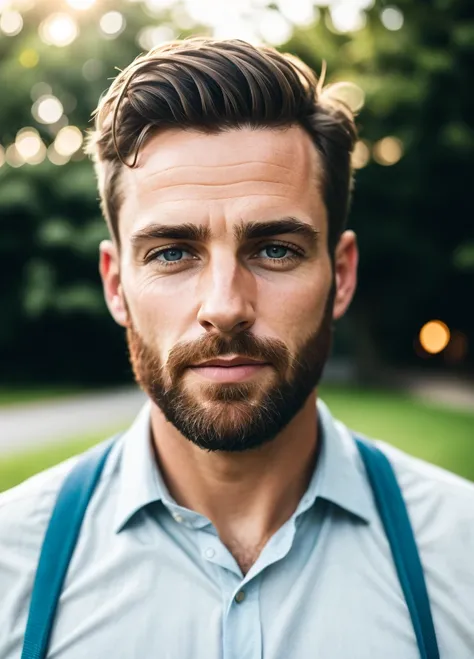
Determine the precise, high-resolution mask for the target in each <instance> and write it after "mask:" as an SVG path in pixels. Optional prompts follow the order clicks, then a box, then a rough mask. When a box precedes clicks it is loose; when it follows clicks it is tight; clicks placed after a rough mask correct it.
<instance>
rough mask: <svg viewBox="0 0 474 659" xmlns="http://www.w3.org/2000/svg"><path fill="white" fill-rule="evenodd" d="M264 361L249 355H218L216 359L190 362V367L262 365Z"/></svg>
mask: <svg viewBox="0 0 474 659" xmlns="http://www.w3.org/2000/svg"><path fill="white" fill-rule="evenodd" d="M266 363H267V362H262V361H259V360H258V359H252V358H251V357H231V358H230V359H226V358H223V357H219V358H218V359H209V360H208V361H206V362H201V363H200V364H192V366H191V368H203V367H205V366H221V367H224V368H226V367H227V368H230V367H232V366H263V365H264V364H266Z"/></svg>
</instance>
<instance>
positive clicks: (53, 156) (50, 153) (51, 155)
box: [46, 143, 71, 166]
mask: <svg viewBox="0 0 474 659" xmlns="http://www.w3.org/2000/svg"><path fill="white" fill-rule="evenodd" d="M46 155H47V157H48V160H49V161H50V162H51V163H52V164H53V165H58V166H60V165H65V164H66V163H68V162H69V160H70V159H71V158H70V156H64V155H61V154H60V153H58V152H57V151H56V148H55V146H54V143H53V144H50V145H49V147H48V150H47V153H46Z"/></svg>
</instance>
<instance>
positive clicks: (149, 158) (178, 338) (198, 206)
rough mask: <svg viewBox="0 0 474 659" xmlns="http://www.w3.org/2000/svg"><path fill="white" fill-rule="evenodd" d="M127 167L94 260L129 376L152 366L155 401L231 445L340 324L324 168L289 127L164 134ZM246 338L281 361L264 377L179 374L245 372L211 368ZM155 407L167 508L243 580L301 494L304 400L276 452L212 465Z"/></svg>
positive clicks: (215, 457)
mask: <svg viewBox="0 0 474 659" xmlns="http://www.w3.org/2000/svg"><path fill="white" fill-rule="evenodd" d="M138 163H139V166H138V168H136V169H124V170H123V174H122V178H121V185H122V186H123V193H124V202H123V205H122V207H121V209H120V220H119V231H120V249H118V246H117V245H116V244H115V242H112V241H104V242H103V243H102V244H101V257H100V271H101V276H102V279H103V283H104V291H105V297H106V300H107V303H108V306H109V309H110V311H111V313H112V315H113V317H114V319H115V320H116V321H117V322H118V323H119V324H120V325H122V326H124V327H126V328H127V331H128V335H129V343H130V340H132V343H131V344H130V345H131V355H132V362H134V360H135V362H136V363H135V364H134V368H135V372H136V373H137V370H138V371H139V370H140V364H142V365H143V364H144V363H146V364H148V366H149V365H150V364H152V365H153V366H154V367H155V369H157V370H156V371H155V372H156V373H160V374H161V376H162V379H163V385H164V386H165V388H166V387H170V386H171V385H172V383H173V381H174V379H176V380H177V381H178V383H179V387H180V391H181V392H183V393H185V395H186V398H185V399H184V401H185V402H186V401H187V403H188V404H193V405H195V406H196V409H197V410H198V411H200V416H201V417H202V419H204V422H205V423H206V424H207V425H208V426H209V424H211V427H212V428H215V433H214V436H215V437H216V438H219V437H222V438H224V440H225V441H227V437H228V438H229V441H230V438H231V437H232V438H234V440H235V437H234V435H235V436H236V437H237V435H236V432H237V430H238V429H239V428H245V427H247V426H246V425H245V424H246V423H247V421H248V419H249V418H253V417H254V416H255V414H256V413H257V412H258V410H259V406H261V405H262V401H265V400H266V398H265V396H266V394H268V392H269V391H272V388H274V387H275V386H276V385H277V384H278V382H279V381H280V380H285V378H286V379H287V380H288V381H291V377H290V376H291V373H292V372H294V370H295V368H296V367H297V365H298V359H301V358H302V355H306V356H305V357H304V359H306V360H307V359H308V355H309V356H310V357H311V355H312V354H313V353H312V352H309V353H308V352H306V353H305V352H304V350H303V347H304V345H305V344H308V342H310V341H311V340H312V337H316V338H315V339H314V340H316V339H317V337H318V332H319V333H321V332H320V330H321V328H322V327H325V326H326V325H327V320H328V319H329V321H331V316H332V318H333V319H337V318H339V317H341V316H342V315H343V314H344V312H345V311H346V309H347V307H348V305H349V303H350V301H351V298H352V296H353V293H354V290H355V286H356V269H357V246H356V241H355V236H354V234H353V233H352V232H351V231H346V232H344V234H343V235H342V236H341V238H340V241H339V243H338V245H337V247H336V251H335V255H334V271H333V268H332V265H331V259H330V255H329V252H328V248H327V231H328V226H327V212H326V209H325V206H324V202H323V197H322V193H321V189H322V182H321V179H322V169H321V164H320V161H319V157H318V154H317V152H316V150H315V147H314V146H313V144H312V142H311V139H310V138H309V136H308V135H307V134H306V133H305V132H304V130H303V129H301V128H300V127H297V126H292V127H289V128H285V129H251V128H241V129H233V130H229V131H226V132H221V133H218V134H204V133H201V132H198V131H189V130H187V131H184V130H167V131H165V132H162V133H160V134H158V135H155V136H154V137H152V138H151V139H150V141H149V142H148V143H147V144H146V145H145V146H144V147H143V149H142V151H141V153H140V156H139V160H138ZM325 320H326V323H325ZM321 331H322V330H321ZM246 337H248V338H247V339H246ZM252 337H254V340H255V341H256V345H259V341H261V342H262V345H263V344H264V342H267V343H268V345H270V346H276V348H278V349H279V350H280V352H279V353H278V351H277V353H275V360H274V361H272V353H271V351H270V352H268V353H267V352H265V350H264V352H263V353H262V354H263V355H265V359H264V360H261V361H264V362H265V364H264V365H262V364H260V365H258V364H257V365H255V364H254V365H253V367H251V368H250V369H247V371H248V372H247V371H245V369H244V370H242V367H240V369H241V370H240V371H238V367H234V368H223V367H217V368H214V369H212V368H210V367H209V368H201V369H199V368H197V369H196V368H191V367H190V366H191V365H193V366H196V365H198V364H200V363H202V362H203V361H206V360H208V359H209V358H210V357H211V358H212V357H214V356H225V358H226V359H228V358H230V357H236V356H238V355H241V356H244V357H245V356H247V357H249V356H250V357H254V354H253V351H252V352H247V353H245V352H235V351H232V350H231V351H230V353H229V354H227V353H226V352H225V351H224V352H222V348H223V346H225V345H227V343H226V342H228V345H229V346H240V345H242V346H243V347H245V346H247V345H248V344H249V346H250V347H249V349H250V348H252V350H253V343H249V342H251V341H252ZM133 340H136V341H137V342H138V343H137V344H136V346H135V347H136V350H135V351H134V347H133V346H134V344H133ZM246 340H247V342H246ZM319 343H320V342H319ZM319 343H318V342H317V341H316V343H315V344H314V345H316V346H318V345H319ZM311 345H312V344H311ZM202 346H204V347H202ZM216 346H219V349H217V348H216ZM255 349H256V348H255ZM140 350H141V352H140ZM180 350H181V352H180ZM202 350H204V351H203V352H202ZM144 354H145V357H146V359H147V360H148V361H146V362H145V358H144ZM176 354H177V355H178V357H176V358H175V356H176ZM188 355H189V356H190V357H191V356H192V359H191V361H190V363H189V362H188V363H187V362H186V358H187V356H188ZM199 355H201V358H199ZM279 355H280V356H284V355H286V361H285V360H284V359H283V360H282V361H279V360H278V359H277V357H278V356H279ZM255 357H256V355H255ZM321 357H322V358H324V359H325V358H326V355H325V350H323V351H322V354H321ZM266 360H267V361H266ZM170 364H171V366H170ZM152 372H153V371H152ZM231 372H233V374H234V375H230V373H231ZM178 374H179V379H178ZM227 374H229V375H227ZM216 378H217V379H216ZM232 378H234V380H235V379H236V381H234V380H232ZM315 384H316V382H315V383H313V386H314V385H315ZM144 388H146V387H144ZM308 390H309V389H308ZM224 391H226V392H227V393H228V395H229V396H230V399H231V400H230V402H229V401H228V400H225V395H224V394H223V393H222V392H224ZM303 391H304V389H303ZM147 393H149V392H148V390H147ZM226 395H227V394H226ZM151 398H152V413H151V430H152V437H153V442H154V446H155V449H156V455H157V460H158V461H159V465H160V469H161V470H162V473H163V477H164V479H165V481H166V483H167V486H168V488H169V490H170V493H171V494H172V496H173V497H174V498H175V500H176V501H177V502H178V503H179V504H181V505H183V506H186V507H188V508H190V509H193V510H195V511H197V512H199V513H201V514H203V515H205V516H206V517H208V518H209V519H210V520H211V522H212V523H213V524H214V525H215V527H216V529H217V531H218V533H219V536H220V538H221V540H222V542H223V543H224V544H225V545H226V546H227V547H228V549H229V550H230V551H231V552H232V554H233V555H234V557H235V559H236V560H237V562H238V564H239V565H240V567H241V569H242V571H243V572H244V573H245V572H247V571H248V570H249V569H250V567H251V565H252V564H253V563H254V562H255V560H256V559H257V558H258V555H259V553H260V551H261V550H262V548H263V547H264V545H265V544H266V542H267V541H268V540H269V538H270V537H271V536H272V535H273V534H274V533H275V532H276V531H277V530H278V528H280V527H281V526H282V524H284V523H285V521H286V520H287V519H288V518H289V517H290V516H291V515H292V514H293V512H294V511H295V509H296V507H297V505H298V502H299V500H300V498H301V497H302V495H303V494H304V492H305V490H306V487H307V485H308V483H309V480H310V477H311V474H312V471H313V469H314V465H315V456H316V448H317V419H316V414H317V412H316V391H315V390H314V389H313V388H311V390H310V393H309V395H308V396H307V397H306V398H305V399H304V400H302V401H301V404H300V405H299V406H298V409H297V411H296V413H294V414H292V415H291V418H290V419H289V420H286V421H285V423H286V425H284V427H282V428H279V431H278V432H277V434H276V435H275V436H272V437H269V438H267V440H266V441H264V442H263V443H261V444H260V445H252V448H248V450H244V449H245V446H242V447H240V448H241V450H237V449H235V448H234V449H232V450H223V448H224V447H225V443H224V444H223V445H218V444H216V445H215V446H211V447H210V448H211V449H212V450H205V449H204V448H203V447H202V446H199V445H197V443H196V442H194V441H189V439H190V438H189V436H188V437H187V436H185V435H184V434H183V433H181V432H180V431H179V429H178V427H176V426H177V425H179V424H178V423H177V424H176V425H174V424H173V423H171V422H170V421H169V417H168V418H167V415H166V414H165V413H164V412H163V410H162V409H161V408H160V406H159V405H158V404H156V401H155V400H154V397H153V396H151ZM232 400H233V401H234V402H232ZM181 404H183V403H182V401H181ZM196 418H199V414H198V415H196ZM202 427H204V426H202ZM188 430H189V431H190V432H191V431H192V429H188ZM239 436H240V435H239ZM242 436H243V435H242ZM256 437H257V439H258V433H257V435H256ZM211 439H212V435H211V436H210V440H211ZM254 439H255V438H254ZM235 441H237V440H235ZM229 446H230V444H229Z"/></svg>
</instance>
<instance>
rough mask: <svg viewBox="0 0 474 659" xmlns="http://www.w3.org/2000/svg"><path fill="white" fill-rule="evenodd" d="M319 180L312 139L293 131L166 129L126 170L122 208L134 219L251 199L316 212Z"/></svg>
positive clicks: (299, 130) (318, 161)
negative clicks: (161, 207)
mask: <svg viewBox="0 0 474 659" xmlns="http://www.w3.org/2000/svg"><path fill="white" fill-rule="evenodd" d="M321 180H322V166H321V159H320V156H319V154H318V152H317V150H316V148H315V146H314V145H313V143H312V141H311V138H310V137H309V135H308V134H307V133H306V132H305V131H304V130H303V129H302V128H301V127H299V126H292V127H290V128H285V129H274V128H271V129H270V128H262V129H249V128H242V129H232V130H228V131H222V132H219V133H215V134H214V133H212V134H209V133H203V132H198V131H188V130H186V131H185V130H175V129H173V130H166V131H164V132H162V133H159V134H157V135H155V136H153V137H152V138H151V139H150V140H149V142H147V143H146V144H145V146H144V147H143V149H142V151H141V152H140V156H139V159H138V167H137V168H135V169H126V170H125V171H124V177H123V179H122V182H123V186H124V188H123V189H124V196H125V202H124V206H129V204H130V206H132V205H133V207H134V208H133V211H132V212H131V214H132V215H135V216H136V214H137V213H140V212H141V211H142V210H145V208H148V210H150V209H152V208H154V207H155V206H156V205H157V204H168V203H170V204H172V205H175V204H179V203H182V204H183V206H188V205H189V204H190V203H191V204H192V203H194V204H195V205H196V204H197V203H198V202H199V201H205V202H208V201H223V200H229V201H232V200H235V201H237V200H238V199H244V198H252V197H253V198H254V199H255V200H257V197H261V198H262V201H264V199H265V198H268V199H270V198H273V199H274V202H275V203H278V200H279V199H281V201H282V202H285V201H287V202H288V201H289V202H294V203H303V204H305V205H307V204H308V203H309V202H310V201H311V205H314V204H316V205H317V206H318V207H321V205H322V206H324V203H323V200H322V195H321V192H322V191H321ZM257 203H258V202H257ZM128 210H129V211H131V208H130V207H129V209H128ZM147 214H148V213H147Z"/></svg>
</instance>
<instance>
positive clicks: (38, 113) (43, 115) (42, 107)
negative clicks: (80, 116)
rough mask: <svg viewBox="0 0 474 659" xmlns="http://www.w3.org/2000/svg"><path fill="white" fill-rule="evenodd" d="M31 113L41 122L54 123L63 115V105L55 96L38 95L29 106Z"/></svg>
mask: <svg viewBox="0 0 474 659" xmlns="http://www.w3.org/2000/svg"><path fill="white" fill-rule="evenodd" d="M31 114H32V115H33V117H34V118H35V119H36V121H39V122H40V123H42V124H54V123H56V122H57V121H59V119H61V117H62V115H63V106H62V103H61V101H60V100H59V99H58V98H56V96H52V95H47V96H40V97H39V98H38V100H36V101H35V102H34V104H33V107H32V108H31Z"/></svg>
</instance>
